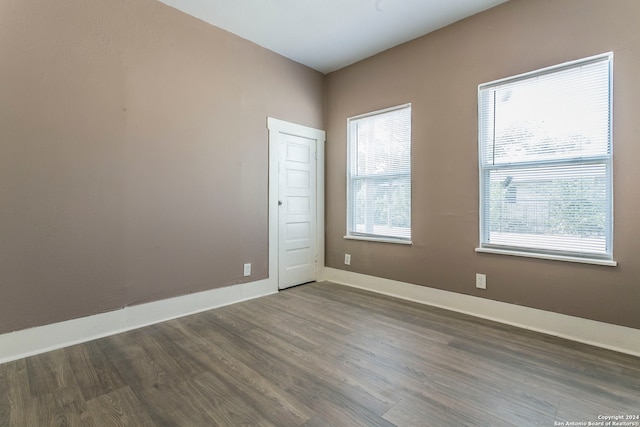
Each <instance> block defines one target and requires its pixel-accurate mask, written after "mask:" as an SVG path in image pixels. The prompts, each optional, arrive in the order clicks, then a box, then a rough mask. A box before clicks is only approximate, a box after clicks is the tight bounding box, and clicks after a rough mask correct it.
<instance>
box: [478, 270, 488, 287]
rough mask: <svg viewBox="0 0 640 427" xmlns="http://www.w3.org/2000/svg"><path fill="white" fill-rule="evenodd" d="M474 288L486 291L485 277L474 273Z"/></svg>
mask: <svg viewBox="0 0 640 427" xmlns="http://www.w3.org/2000/svg"><path fill="white" fill-rule="evenodd" d="M476 288H478V289H487V275H486V274H480V273H476Z"/></svg>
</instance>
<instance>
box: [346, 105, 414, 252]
mask: <svg viewBox="0 0 640 427" xmlns="http://www.w3.org/2000/svg"><path fill="white" fill-rule="evenodd" d="M347 127H348V145H349V148H348V150H349V164H348V173H347V178H348V179H347V181H348V182H347V195H348V208H347V210H348V212H347V216H348V218H347V235H348V236H359V237H365V238H366V237H371V238H374V239H375V238H381V239H398V240H405V241H408V240H410V239H411V105H410V104H407V105H402V106H399V107H393V108H389V109H386V110H381V111H376V112H373V113H369V114H365V115H362V116H357V117H352V118H350V119H349V120H348V126H347Z"/></svg>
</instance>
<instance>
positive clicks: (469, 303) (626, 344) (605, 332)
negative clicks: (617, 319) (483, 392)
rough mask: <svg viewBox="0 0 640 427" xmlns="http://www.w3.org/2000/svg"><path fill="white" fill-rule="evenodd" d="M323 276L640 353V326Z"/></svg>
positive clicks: (332, 272)
mask: <svg viewBox="0 0 640 427" xmlns="http://www.w3.org/2000/svg"><path fill="white" fill-rule="evenodd" d="M324 278H325V280H327V281H329V282H333V283H338V284H341V285H346V286H351V287H354V288H360V289H365V290H368V291H372V292H377V293H380V294H384V295H389V296H393V297H397V298H401V299H405V300H409V301H414V302H418V303H422V304H426V305H431V306H434V307H440V308H444V309H447V310H452V311H457V312H459V313H465V314H470V315H472V316H476V317H480V318H483V319H488V320H494V321H496V322H500V323H506V324H508V325H513V326H518V327H521V328H524V329H529V330H532V331H537V332H542V333H545V334H548V335H554V336H557V337H561V338H566V339H569V340H572V341H577V342H581V343H585V344H590V345H594V346H597V347H602V348H606V349H609V350H614V351H618V352H621V353H627V354H630V355H633V356H640V329H634V328H627V327H624V326H618V325H612V324H609V323H603V322H597V321H594V320H588V319H583V318H580V317H573V316H567V315H565V314H559V313H554V312H550V311H544V310H538V309H535V308H529V307H524V306H520V305H515V304H508V303H504V302H499V301H493V300H489V299H485V298H478V297H474V296H470V295H463V294H458V293H455V292H449V291H443V290H440V289H434V288H429V287H426V286H418V285H413V284H410V283H404V282H398V281H395V280H389V279H382V278H379V277H373V276H367V275H364V274H358V273H352V272H349V271H343V270H337V269H334V268H325V269H324Z"/></svg>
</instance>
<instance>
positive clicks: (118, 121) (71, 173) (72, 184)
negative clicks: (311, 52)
mask: <svg viewBox="0 0 640 427" xmlns="http://www.w3.org/2000/svg"><path fill="white" fill-rule="evenodd" d="M0 64H1V65H0V333H2V332H7V331H12V330H17V329H22V328H27V327H31V326H36V325H42V324H46V323H51V322H56V321H61V320H66V319H70V318H77V317H81V316H86V315H91V314H95V313H98V312H103V311H108V310H113V309H116V308H120V307H123V306H127V305H131V304H136V303H141V302H145V301H151V300H157V299H162V298H167V297H171V296H176V295H183V294H187V293H192V292H196V291H201V290H206V289H212V288H217V287H222V286H226V285H230V284H235V283H240V282H245V281H248V280H252V281H253V280H258V279H264V278H266V277H267V265H268V259H267V257H268V250H267V249H268V239H267V233H268V229H267V178H268V157H267V155H268V151H267V148H268V147H267V142H268V141H267V129H266V119H267V116H273V117H277V118H280V119H284V120H288V121H292V122H296V123H300V124H303V125H307V126H312V127H317V128H321V127H322V126H323V123H324V118H323V87H324V86H323V85H324V80H323V79H324V78H323V76H322V75H321V74H320V73H317V72H315V71H312V70H310V69H308V68H306V67H303V66H301V65H299V64H296V63H294V62H292V61H289V60H286V59H284V58H282V57H280V56H278V55H276V54H274V53H272V52H269V51H267V50H265V49H262V48H260V47H258V46H256V45H254V44H251V43H249V42H247V41H244V40H242V39H240V38H238V37H236V36H233V35H230V34H229V33H226V32H224V31H222V30H219V29H216V28H214V27H212V26H210V25H207V24H205V23H203V22H201V21H199V20H196V19H194V18H192V17H189V16H187V15H185V14H182V13H180V12H178V11H176V10H174V9H171V8H169V7H168V6H165V5H163V4H161V3H160V2H157V1H155V0H135V1H128V0H123V1H105V0H56V1H42V0H40V1H39V0H4V1H2V2H0ZM245 262H250V263H252V264H253V275H252V277H250V278H248V279H247V278H244V277H243V274H242V273H243V268H242V265H243V263H245Z"/></svg>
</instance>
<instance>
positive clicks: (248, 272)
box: [244, 264, 251, 277]
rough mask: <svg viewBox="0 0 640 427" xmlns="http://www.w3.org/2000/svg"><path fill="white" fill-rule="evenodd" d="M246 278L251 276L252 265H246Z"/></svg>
mask: <svg viewBox="0 0 640 427" xmlns="http://www.w3.org/2000/svg"><path fill="white" fill-rule="evenodd" d="M244 276H245V277H247V276H251V264H245V265H244Z"/></svg>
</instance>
